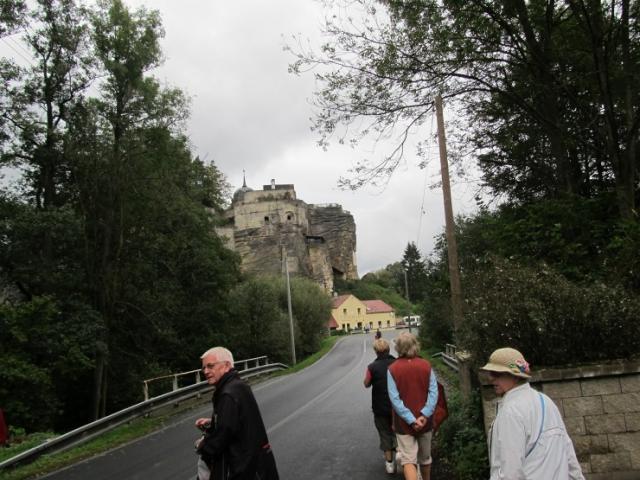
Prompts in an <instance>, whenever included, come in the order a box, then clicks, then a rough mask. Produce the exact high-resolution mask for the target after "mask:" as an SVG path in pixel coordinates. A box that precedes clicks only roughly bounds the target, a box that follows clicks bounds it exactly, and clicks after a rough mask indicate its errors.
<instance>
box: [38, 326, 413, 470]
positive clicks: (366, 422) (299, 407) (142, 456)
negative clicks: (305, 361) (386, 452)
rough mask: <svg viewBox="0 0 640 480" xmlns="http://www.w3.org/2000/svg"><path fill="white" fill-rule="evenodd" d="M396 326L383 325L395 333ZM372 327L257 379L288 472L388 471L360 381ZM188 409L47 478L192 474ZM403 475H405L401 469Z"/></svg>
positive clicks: (207, 410) (205, 412) (204, 411)
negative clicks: (291, 368) (314, 357)
mask: <svg viewBox="0 0 640 480" xmlns="http://www.w3.org/2000/svg"><path fill="white" fill-rule="evenodd" d="M392 335H394V336H395V332H392V331H389V332H384V333H383V336H385V337H387V339H388V340H390V338H391V336H392ZM372 340H373V336H372V335H366V336H365V335H352V336H348V337H344V338H342V339H340V340H339V341H338V342H337V343H336V345H335V347H334V348H333V349H332V350H331V351H330V352H329V353H328V354H327V355H326V356H324V357H323V358H322V359H321V360H320V361H318V362H316V363H315V364H313V365H312V366H310V367H308V368H306V369H305V370H302V371H300V372H298V373H295V374H292V375H287V376H283V377H278V378H275V379H272V380H268V381H266V382H264V383H260V384H257V385H255V386H254V387H253V390H254V393H255V396H256V399H257V401H258V404H259V405H260V409H261V411H262V415H263V417H264V421H265V425H266V427H267V432H268V434H269V440H270V442H271V445H272V447H273V451H274V453H275V456H276V462H277V464H278V470H279V471H280V478H281V479H283V480H289V479H292V480H293V479H296V480H298V479H299V480H311V479H314V480H322V479H345V478H352V479H360V478H361V479H371V480H376V479H385V478H387V479H388V478H389V476H388V475H387V474H386V473H385V471H384V462H383V460H382V452H380V451H379V450H378V440H377V434H376V431H375V427H374V425H373V415H372V414H371V393H370V390H365V388H364V387H363V385H362V380H363V378H364V372H365V368H366V366H367V364H368V363H370V362H371V361H373V359H374V358H375V354H374V353H373V350H372V348H371V343H372ZM210 414H211V406H210V405H207V406H206V407H203V408H199V409H197V410H191V411H190V412H188V413H187V414H184V415H182V416H179V417H177V418H176V419H175V420H174V421H173V422H172V423H171V424H169V425H167V426H166V427H165V428H163V429H162V430H159V431H157V432H154V433H153V434H150V435H148V436H146V437H144V438H141V439H139V440H136V441H133V442H131V443H129V444H127V445H124V446H122V447H119V448H117V449H114V450H111V451H109V452H107V453H105V454H102V455H100V456H98V457H95V458H92V459H89V460H86V461H83V462H81V463H79V464H76V465H73V466H71V467H68V468H66V469H64V470H61V471H58V472H55V473H53V474H50V475H48V476H46V477H44V478H46V479H47V480H81V479H82V480H86V479H91V480H106V479H117V480H142V479H145V480H149V479H154V480H157V479H160V480H188V479H190V480H193V479H195V463H196V456H195V454H194V451H193V442H194V440H195V439H196V438H197V437H198V432H197V431H196V429H195V428H194V427H193V423H194V421H195V419H196V418H198V417H201V416H209V415H210ZM397 478H400V477H397Z"/></svg>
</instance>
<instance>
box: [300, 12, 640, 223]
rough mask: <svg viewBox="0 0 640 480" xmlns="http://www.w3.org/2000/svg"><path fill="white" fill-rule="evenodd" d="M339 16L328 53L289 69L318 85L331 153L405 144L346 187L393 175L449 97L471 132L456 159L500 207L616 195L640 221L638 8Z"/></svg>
mask: <svg viewBox="0 0 640 480" xmlns="http://www.w3.org/2000/svg"><path fill="white" fill-rule="evenodd" d="M327 3H328V4H330V5H332V6H333V7H334V8H337V9H338V12H339V13H338V14H337V15H333V16H329V17H328V20H327V21H326V24H325V26H324V33H325V37H326V38H328V40H327V41H326V43H325V44H324V45H323V46H322V48H321V49H320V50H319V51H318V52H315V51H309V50H306V49H304V48H303V47H302V46H299V47H298V48H297V50H294V52H295V54H296V55H297V60H296V61H295V62H294V63H293V64H292V65H291V69H292V71H294V72H297V73H300V72H304V71H307V70H312V69H313V71H314V72H315V73H314V74H315V76H316V79H317V81H318V90H317V92H316V93H315V96H314V100H315V104H316V106H317V107H318V113H317V115H316V116H315V118H314V128H315V129H316V130H317V131H318V133H319V135H320V143H321V144H326V143H327V142H329V141H330V139H331V138H333V137H337V138H338V139H339V141H344V142H350V143H352V144H354V145H355V144H357V142H358V141H359V140H361V139H362V138H363V137H365V136H368V135H373V136H374V137H375V138H388V137H393V138H394V139H395V140H396V144H395V147H394V148H393V149H391V151H389V152H387V154H386V155H384V158H382V159H379V160H373V161H369V160H366V159H363V161H362V162H361V163H360V164H358V165H357V166H356V167H355V168H354V169H353V171H352V173H353V176H352V177H351V178H348V179H345V180H344V184H345V185H346V186H348V187H351V188H358V187H360V186H362V185H363V184H365V183H367V182H376V181H379V180H380V179H381V178H384V177H385V176H387V175H390V174H392V172H393V171H394V169H395V168H396V166H397V165H398V162H399V161H400V159H401V158H402V156H403V154H404V153H405V144H406V140H407V138H408V137H409V136H410V135H411V134H413V133H415V132H416V131H417V127H419V126H420V125H421V124H422V123H423V122H424V121H425V120H426V119H427V118H429V116H430V114H431V112H432V108H433V99H434V97H435V96H436V95H437V94H441V95H442V96H443V97H444V98H445V100H449V104H450V106H451V109H452V110H451V111H452V112H457V113H458V115H459V120H460V122H462V123H463V128H462V129H460V130H458V132H457V133H458V135H459V138H460V142H459V143H458V144H457V145H452V146H450V147H449V150H450V151H451V152H452V153H453V156H454V157H455V156H458V157H461V158H465V157H466V158H471V160H472V161H477V162H478V165H479V166H480V168H481V170H482V173H483V179H484V182H485V185H486V186H487V187H488V188H489V190H490V191H491V192H492V193H494V194H495V195H506V196H507V198H509V199H511V200H513V201H527V200H531V199H535V198H541V197H548V196H555V197H558V196H561V195H565V194H575V195H581V196H586V197H590V196H595V195H598V194H600V193H602V192H609V191H610V192H615V194H616V204H617V207H618V209H619V211H620V214H621V215H622V216H623V217H624V218H630V217H631V216H633V215H635V214H634V208H635V193H636V188H637V180H638V161H637V152H636V148H637V147H636V145H637V140H638V127H639V126H640V107H638V105H640V102H638V88H639V87H638V85H640V82H638V75H639V74H640V62H639V58H638V55H639V53H640V48H639V47H640V43H639V42H640V37H639V35H638V33H639V25H638V18H639V16H638V10H639V8H640V5H639V3H638V2H636V1H632V0H613V1H605V2H600V1H599V2H587V1H581V0H564V1H556V0H546V1H535V2H526V1H525V0H514V1H510V2H487V1H484V0H470V1H467V0H446V1H443V2H442V1H435V0H418V1H413V2H405V1H400V0H398V1H396V0H356V1H346V0H344V1H342V0H336V1H330V2H327ZM340 7H341V8H342V10H341V9H340ZM299 45H303V44H302V43H300V44H299ZM452 137H453V136H452Z"/></svg>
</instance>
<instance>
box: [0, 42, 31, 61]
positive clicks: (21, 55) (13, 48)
mask: <svg viewBox="0 0 640 480" xmlns="http://www.w3.org/2000/svg"><path fill="white" fill-rule="evenodd" d="M0 40H2V41H4V43H5V45H6V46H7V47H9V48H10V49H11V50H13V51H14V52H15V53H16V54H17V55H19V56H20V57H22V58H23V59H24V60H26V61H27V63H29V65H31V66H33V61H32V59H30V58H28V57H25V56H24V55H23V54H22V53H21V52H20V51H18V49H16V47H14V46H13V45H12V44H11V43H9V41H8V39H7V38H6V37H1V38H0Z"/></svg>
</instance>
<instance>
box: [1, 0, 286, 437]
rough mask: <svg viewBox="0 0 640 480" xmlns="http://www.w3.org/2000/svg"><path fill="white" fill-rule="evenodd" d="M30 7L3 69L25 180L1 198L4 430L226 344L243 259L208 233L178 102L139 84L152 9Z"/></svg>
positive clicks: (123, 394)
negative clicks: (23, 49)
mask: <svg viewBox="0 0 640 480" xmlns="http://www.w3.org/2000/svg"><path fill="white" fill-rule="evenodd" d="M5 3H6V2H5ZM13 3H16V4H17V3H21V2H11V3H7V6H11V5H13ZM29 7H30V8H31V10H30V11H29V15H26V16H25V17H24V21H25V23H29V25H28V27H27V28H26V29H25V41H26V44H27V45H30V46H31V48H32V49H33V51H34V55H35V57H36V61H34V62H32V63H31V65H32V67H31V68H30V69H28V70H23V69H20V68H18V67H16V66H15V65H13V64H12V63H11V62H9V61H6V60H4V59H3V60H2V61H1V62H0V75H1V76H2V77H1V78H0V83H1V84H2V85H4V86H6V87H7V88H4V89H2V90H1V91H0V118H2V120H0V142H2V147H3V149H2V152H0V154H1V156H2V161H3V164H4V162H8V161H11V162H12V163H13V164H14V165H16V166H18V167H22V169H23V170H24V171H25V172H26V174H25V176H24V178H23V180H22V185H21V188H20V189H13V190H14V191H15V194H14V195H15V196H11V195H9V194H8V193H7V192H0V218H2V221H0V247H1V248H0V272H2V281H3V284H4V283H5V282H6V283H8V284H9V285H10V286H15V288H16V289H17V290H18V291H19V292H20V296H22V297H24V299H26V301H25V302H24V303H23V304H19V303H16V304H15V305H10V304H3V305H2V306H0V308H1V309H2V310H1V312H2V318H0V322H8V323H10V325H8V324H7V325H6V326H7V327H9V326H10V329H5V328H4V326H5V325H4V324H3V329H2V331H0V336H2V337H3V338H2V344H1V345H2V346H1V347H0V354H1V355H2V361H3V365H6V366H7V368H6V369H5V368H3V369H0V370H1V371H2V372H0V375H4V377H3V382H2V385H0V390H1V397H0V398H1V400H2V403H3V407H5V408H6V410H7V416H8V418H9V421H10V422H11V423H12V425H16V424H17V425H20V426H23V427H25V428H27V430H30V429H32V428H34V426H36V425H37V427H38V428H41V429H46V428H56V429H61V430H62V429H68V428H70V427H72V426H76V425H78V424H82V423H86V422H87V421H89V420H90V419H92V417H94V416H99V415H104V414H106V413H107V412H110V411H113V410H116V409H119V408H122V407H124V406H128V405H131V404H132V403H135V402H137V401H139V400H140V382H141V380H142V379H143V378H148V377H150V376H153V375H154V374H156V373H167V372H168V371H180V370H188V369H191V368H193V362H194V359H197V358H198V356H199V355H200V354H201V353H202V351H204V350H205V349H206V348H208V347H210V346H211V344H212V343H222V341H223V340H225V338H226V337H225V335H226V333H227V332H225V330H224V328H223V327H224V325H225V323H224V322H225V318H224V313H225V310H226V297H227V292H228V291H229V289H231V288H232V287H233V286H234V285H235V284H236V283H237V281H238V279H239V258H238V256H237V255H236V254H234V253H232V252H230V251H229V250H227V249H226V248H225V247H224V245H223V243H222V241H221V240H220V239H219V238H218V237H217V236H216V235H215V234H213V228H214V224H215V223H216V219H215V218H214V217H213V216H212V215H215V214H216V213H217V212H220V211H221V210H222V209H223V207H224V202H225V199H226V197H227V195H228V184H227V183H226V180H225V178H224V175H222V173H221V172H220V171H219V170H218V169H217V168H216V166H215V165H213V164H205V163H203V162H201V161H200V160H198V159H194V158H193V156H192V153H191V151H190V149H189V145H188V140H187V138H186V137H185V136H184V135H183V133H182V128H183V127H184V120H185V119H186V116H187V114H188V108H187V107H188V102H187V100H186V97H185V96H184V94H183V93H182V92H180V91H179V90H175V89H169V88H166V89H165V88H162V87H161V85H160V83H159V82H158V81H157V80H155V79H153V78H152V77H149V76H148V75H147V71H148V70H149V69H151V68H153V67H155V66H157V65H158V64H159V63H160V61H161V58H162V55H161V50H160V42H159V40H160V38H161V36H162V35H163V31H162V25H161V21H160V18H159V15H158V13H157V12H154V11H147V10H145V9H140V10H137V11H135V12H130V11H129V10H128V9H127V7H126V6H125V5H124V4H123V3H122V2H121V1H119V0H104V1H100V2H98V3H97V5H96V6H95V7H93V9H92V10H91V12H88V11H87V10H85V9H84V8H81V7H79V6H78V5H77V3H76V2H75V1H73V0H61V1H59V2H58V1H56V2H45V1H42V2H34V3H33V4H29ZM4 13H10V12H8V11H7V12H5V11H4V10H3V15H4ZM2 20H3V21H4V17H3V19H2ZM7 25H8V24H7ZM2 27H3V26H2ZM2 27H0V29H1V28H2ZM89 51H91V52H92V54H91V55H89V54H88V52H89ZM70 59H71V60H70ZM90 70H91V71H90ZM90 79H94V82H93V83H90V81H89V80H90ZM90 85H91V87H92V88H91V89H89V86H90ZM5 120H7V121H6V122H5ZM277 300H278V299H277V298H276V301H277ZM3 301H4V299H3ZM46 339H49V340H48V341H46ZM260 353H261V352H260ZM9 367H10V368H9ZM94 379H96V380H94ZM9 388H10V389H11V391H12V393H13V396H12V397H11V398H10V400H6V402H5V399H6V398H7V395H8V393H7V392H8V389H9ZM16 392H17V393H16ZM42 403H47V404H48V405H49V407H50V408H48V409H46V411H44V412H43V411H42V408H41V405H42ZM31 412H37V413H31ZM34 415H37V418H35V417H34Z"/></svg>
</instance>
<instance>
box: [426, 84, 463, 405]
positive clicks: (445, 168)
mask: <svg viewBox="0 0 640 480" xmlns="http://www.w3.org/2000/svg"><path fill="white" fill-rule="evenodd" d="M435 107H436V117H437V119H438V145H439V147H440V173H441V175H442V195H443V197H444V219H445V229H446V234H447V256H448V257H449V284H450V287H451V312H452V316H453V333H454V336H455V335H456V334H457V333H458V332H459V331H460V327H461V326H462V287H461V286H460V267H459V265H458V244H457V242H456V234H455V223H454V222H453V207H452V205H451V184H450V182H449V161H448V160H447V143H446V139H445V135H444V115H443V113H442V97H441V96H440V95H436V98H435ZM457 358H458V362H459V363H458V365H459V369H458V377H459V381H460V391H461V392H462V395H463V397H465V398H469V395H470V393H471V372H470V370H469V362H468V357H467V356H466V355H465V356H460V355H457Z"/></svg>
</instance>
